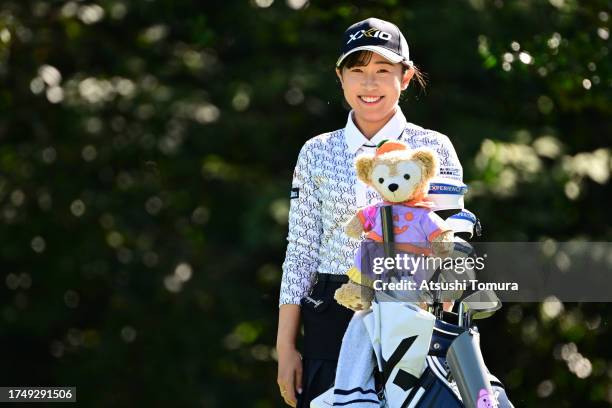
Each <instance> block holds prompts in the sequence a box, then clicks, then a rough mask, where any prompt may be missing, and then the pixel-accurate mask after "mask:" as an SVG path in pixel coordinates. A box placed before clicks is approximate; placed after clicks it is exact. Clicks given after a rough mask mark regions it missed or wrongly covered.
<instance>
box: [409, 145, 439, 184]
mask: <svg viewBox="0 0 612 408" xmlns="http://www.w3.org/2000/svg"><path fill="white" fill-rule="evenodd" d="M412 158H413V159H414V160H417V161H419V162H420V163H421V165H422V166H423V178H424V179H427V180H428V179H431V178H433V176H435V175H436V169H437V168H438V159H437V157H436V154H435V153H434V152H432V151H431V150H429V149H417V150H415V151H414V152H413V153H412Z"/></svg>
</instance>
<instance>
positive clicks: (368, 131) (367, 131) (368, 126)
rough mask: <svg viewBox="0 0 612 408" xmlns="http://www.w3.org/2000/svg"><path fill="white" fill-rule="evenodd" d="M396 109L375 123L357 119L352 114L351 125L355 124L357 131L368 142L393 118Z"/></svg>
mask: <svg viewBox="0 0 612 408" xmlns="http://www.w3.org/2000/svg"><path fill="white" fill-rule="evenodd" d="M396 109H397V108H396ZM396 109H394V110H393V111H392V112H391V113H390V114H389V115H388V116H387V117H386V118H384V119H382V120H380V121H376V122H370V121H366V120H363V119H361V118H358V117H357V116H356V115H355V112H353V123H355V126H357V129H359V131H360V132H361V133H362V134H363V135H364V136H365V137H366V139H368V140H370V139H372V138H373V137H374V135H375V134H377V133H378V132H379V131H380V129H382V128H383V127H385V125H386V124H387V123H389V121H390V120H391V118H392V117H393V116H395V112H396Z"/></svg>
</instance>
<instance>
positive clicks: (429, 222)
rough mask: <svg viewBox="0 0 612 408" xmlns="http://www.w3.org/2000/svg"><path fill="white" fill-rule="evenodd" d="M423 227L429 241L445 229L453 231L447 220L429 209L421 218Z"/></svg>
mask: <svg viewBox="0 0 612 408" xmlns="http://www.w3.org/2000/svg"><path fill="white" fill-rule="evenodd" d="M420 225H421V228H422V229H423V232H424V233H425V236H426V237H427V240H428V241H429V242H431V241H433V240H434V238H436V237H437V236H438V235H440V234H441V233H443V232H445V231H451V228H450V227H449V226H448V225H447V224H446V222H445V221H444V220H443V219H442V218H441V217H440V216H439V215H438V214H436V213H435V212H433V211H428V212H427V213H425V214H423V216H422V217H421V220H420Z"/></svg>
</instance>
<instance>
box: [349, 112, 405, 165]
mask: <svg viewBox="0 0 612 408" xmlns="http://www.w3.org/2000/svg"><path fill="white" fill-rule="evenodd" d="M405 128H406V117H405V116H404V113H403V112H402V110H401V109H400V107H399V106H398V107H397V111H396V112H395V115H393V116H392V117H391V119H389V121H388V122H387V123H386V124H385V126H383V127H382V129H380V130H379V131H378V132H377V133H376V134H375V135H374V137H372V138H371V139H369V140H368V138H366V137H365V136H364V135H363V133H361V131H360V130H359V128H357V125H355V122H353V111H352V110H351V111H350V112H349V114H348V120H347V121H346V127H345V128H344V138H345V140H346V144H347V146H348V148H349V151H350V152H351V153H353V154H355V153H356V152H357V150H359V148H360V147H361V146H364V145H365V146H367V147H375V146H376V145H377V144H379V143H380V142H382V141H383V140H385V139H391V140H395V139H398V138H399V136H400V135H401V134H402V132H403V131H404V129H405ZM372 152H373V150H372Z"/></svg>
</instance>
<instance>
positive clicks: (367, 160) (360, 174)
mask: <svg viewBox="0 0 612 408" xmlns="http://www.w3.org/2000/svg"><path fill="white" fill-rule="evenodd" d="M373 165H374V157H372V156H370V155H367V154H362V155H361V156H359V157H357V159H356V160H355V168H356V169H357V178H358V179H359V180H361V181H363V182H364V183H366V184H370V173H371V172H372V167H373Z"/></svg>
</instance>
